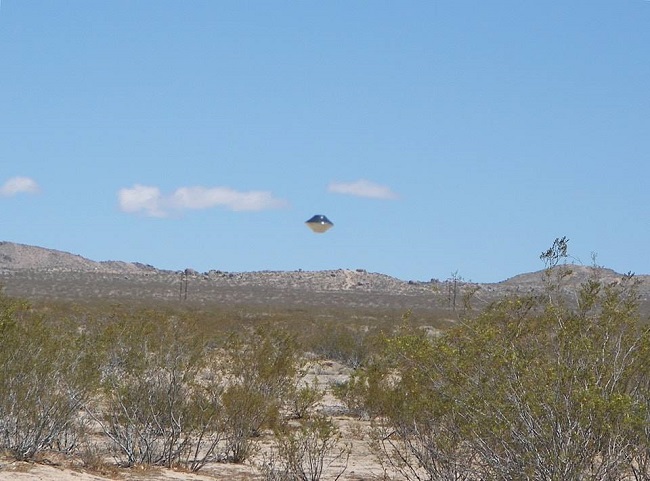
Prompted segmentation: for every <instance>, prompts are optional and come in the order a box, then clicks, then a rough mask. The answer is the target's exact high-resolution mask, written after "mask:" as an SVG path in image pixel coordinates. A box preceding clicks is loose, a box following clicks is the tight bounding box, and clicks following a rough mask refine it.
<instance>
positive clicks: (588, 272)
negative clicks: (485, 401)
mask: <svg viewBox="0 0 650 481" xmlns="http://www.w3.org/2000/svg"><path fill="white" fill-rule="evenodd" d="M570 267H571V274H570V275H569V276H568V277H567V278H566V279H565V281H564V282H565V285H566V288H567V289H573V288H575V287H577V286H578V285H579V284H580V283H582V282H584V281H585V280H587V279H588V278H589V277H590V276H596V277H597V278H599V279H601V280H603V281H605V282H607V283H611V282H619V281H620V280H621V279H622V277H623V275H622V274H619V273H616V272H614V271H613V270H611V269H606V268H591V267H585V266H580V265H572V266H570ZM543 277H544V272H543V271H538V272H532V273H524V274H520V275H517V276H514V277H512V278H510V279H507V280H504V281H502V282H498V283H483V284H477V283H466V282H457V283H455V284H454V283H453V282H452V281H450V280H447V281H437V280H431V281H428V282H419V281H403V280H400V279H396V278H394V277H390V276H387V275H384V274H379V273H371V272H367V271H365V270H361V269H357V270H351V269H337V270H327V271H301V270H299V271H258V272H223V271H219V270H210V271H208V272H203V273H199V272H197V271H195V270H193V269H186V270H184V271H170V270H162V269H157V268H155V267H153V266H150V265H145V264H141V263H138V262H124V261H101V262H98V261H93V260H89V259H86V258H84V257H82V256H79V255H76V254H71V253H68V252H62V251H58V250H53V249H47V248H43V247H37V246H29V245H23V244H16V243H12V242H0V284H2V285H3V286H4V288H5V292H6V293H7V294H9V295H12V296H18V297H25V298H28V299H59V300H89V299H114V300H119V301H168V302H179V301H182V302H188V303H194V304H199V305H209V304H213V303H216V304H220V305H224V304H228V305H249V306H250V305H266V306H278V307H280V306H281V307H285V308H286V307H289V308H294V307H295V308H300V307H305V306H311V307H345V308H352V309H361V308H363V309H388V310H402V311H404V310H407V309H413V310H420V311H431V310H440V309H442V310H445V309H450V308H453V307H454V306H453V305H452V302H453V301H452V299H453V298H454V297H455V298H456V301H455V302H456V303H457V304H458V305H460V302H461V300H460V299H461V298H462V297H463V295H465V294H467V293H469V292H472V293H474V294H473V296H472V303H473V305H474V307H481V305H485V304H487V303H489V302H491V301H493V300H494V299H496V298H498V297H501V296H503V295H507V294H511V293H520V294H522V293H529V292H531V293H534V292H538V291H540V290H541V289H542V288H543V286H544V280H543ZM637 277H638V279H639V280H640V281H641V286H640V294H641V300H642V303H643V305H644V306H646V305H648V304H650V276H647V275H642V276H637ZM454 290H455V292H454ZM454 294H455V296H454Z"/></svg>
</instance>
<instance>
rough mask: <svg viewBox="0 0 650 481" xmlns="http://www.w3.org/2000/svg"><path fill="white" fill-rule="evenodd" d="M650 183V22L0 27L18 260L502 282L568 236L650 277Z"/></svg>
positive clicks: (613, 16)
mask: <svg viewBox="0 0 650 481" xmlns="http://www.w3.org/2000/svg"><path fill="white" fill-rule="evenodd" d="M649 179H650V2H649V1H644V0H608V1H605V0H571V1H565V0H553V1H549V2H529V1H522V0H508V1H505V0H495V1H491V2H486V1H484V0H469V1H463V0H446V1H433V0H431V1H404V2H386V1H379V0H377V1H349V0H345V1H336V0H334V1H325V2H310V1H304V2H288V1H241V0H237V1H225V0H224V1H216V0H215V1H213V0H210V1H186V0H176V1H168V0H139V1H138V0H129V1H92V2H91V1H88V0H66V1H55V0H47V1H39V0H20V1H18V0H3V1H2V3H1V5H0V240H6V241H11V242H19V243H24V244H31V245H38V246H42V247H47V248H53V249H60V250H64V251H68V252H73V253H75V254H80V255H83V256H85V257H89V258H91V259H94V260H125V261H138V262H144V263H148V264H153V265H155V266H156V267H159V268H167V269H182V268H186V267H192V268H194V269H197V270H199V271H207V270H210V269H220V270H225V271H257V270H269V269H270V270H294V269H304V270H321V269H338V268H343V269H357V268H363V269H367V270H368V271H371V272H380V273H384V274H388V275H392V276H395V277H398V278H401V279H404V280H410V279H414V280H429V279H431V278H439V279H445V278H448V277H449V276H450V275H451V274H452V273H453V272H457V273H458V275H460V276H462V277H464V278H465V279H469V280H473V281H478V282H492V281H500V280H504V279H506V278H509V277H511V276H514V275H516V274H520V273H523V272H529V271H534V270H538V269H540V268H542V267H543V265H542V264H541V262H540V260H539V254H540V253H541V252H542V250H545V249H546V248H548V247H549V246H550V245H551V243H552V242H553V240H554V239H555V238H556V237H561V236H567V237H568V238H569V239H570V242H569V246H570V251H571V253H572V254H573V256H574V257H575V258H576V261H577V262H582V263H585V264H590V263H591V254H592V253H596V254H597V261H598V263H599V264H602V265H605V266H607V267H611V268H613V269H616V270H618V271H619V272H627V271H634V272H636V273H637V274H650V255H648V252H647V249H648V246H649V244H650V222H649V221H650V215H649V213H650V209H649V207H648V206H649V205H650V202H649V201H650V189H649V188H648V182H649ZM314 214H325V215H327V216H328V217H329V219H331V221H332V222H333V223H334V228H332V229H331V230H330V231H328V232H327V233H325V234H314V233H312V232H311V231H310V230H309V229H307V228H306V227H305V225H304V221H305V220H307V219H308V218H310V217H311V216H312V215H314Z"/></svg>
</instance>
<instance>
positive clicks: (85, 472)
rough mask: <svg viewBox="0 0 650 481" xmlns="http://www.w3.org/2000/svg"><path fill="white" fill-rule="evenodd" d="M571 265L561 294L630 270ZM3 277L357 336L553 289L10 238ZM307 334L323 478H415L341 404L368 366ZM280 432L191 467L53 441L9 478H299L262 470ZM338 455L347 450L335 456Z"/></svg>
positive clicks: (41, 292) (125, 302) (449, 322)
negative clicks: (388, 460)
mask: <svg viewBox="0 0 650 481" xmlns="http://www.w3.org/2000/svg"><path fill="white" fill-rule="evenodd" d="M570 269H571V273H570V274H567V275H566V276H565V278H564V279H563V284H562V289H563V291H562V293H561V294H565V295H566V297H567V298H568V302H570V303H571V302H574V301H575V297H573V298H572V296H573V295H574V294H573V293H575V292H576V290H577V288H578V286H579V285H581V284H583V283H585V282H587V281H588V280H589V279H592V280H597V281H598V282H600V283H602V284H603V285H616V284H617V283H621V282H623V279H624V276H623V275H622V274H619V273H616V272H614V271H611V270H609V269H606V268H600V267H599V268H593V267H585V266H577V265H576V266H574V265H571V266H570ZM636 278H637V279H638V281H639V284H638V300H639V306H640V307H639V311H640V313H641V317H642V318H643V319H645V322H647V320H648V313H649V312H650V282H648V281H649V280H650V276H646V275H642V276H636ZM0 285H2V286H3V289H4V294H5V295H6V296H8V297H10V298H20V299H25V300H27V301H29V302H30V303H31V304H32V306H33V308H34V309H36V310H41V311H42V312H44V313H48V312H53V309H61V310H62V311H64V312H65V313H67V314H66V315H73V316H75V315H76V316H79V315H80V314H79V313H80V312H82V313H86V312H93V313H97V312H100V311H102V310H105V309H117V310H119V309H122V310H124V312H129V310H130V309H135V308H138V309H140V308H142V309H165V310H166V312H171V313H172V314H171V315H172V316H182V315H191V316H193V317H194V318H196V319H198V322H200V323H201V324H200V325H201V326H203V328H204V329H208V328H207V327H205V326H209V325H210V324H209V323H216V322H217V321H216V319H219V321H218V322H221V323H222V324H223V325H222V327H220V329H221V328H223V329H224V330H225V329H228V330H238V329H240V330H241V331H242V332H249V331H247V330H248V329H255V328H256V326H258V325H260V324H268V323H271V324H273V323H277V324H278V325H281V326H283V328H288V329H290V330H294V331H295V332H300V331H305V332H306V331H311V330H314V329H316V332H317V333H318V332H319V330H320V334H317V337H318V336H319V335H320V336H322V337H323V338H325V337H327V336H330V335H332V334H331V333H334V332H336V333H339V334H340V331H338V330H337V329H339V328H345V329H347V328H348V327H350V326H352V327H353V330H352V331H345V332H346V333H347V334H345V336H348V337H354V336H357V335H358V336H359V339H361V338H362V337H363V334H362V333H368V332H374V331H373V330H375V329H376V330H377V331H379V330H384V331H389V330H390V329H396V328H398V326H399V325H400V323H403V322H405V319H407V320H408V322H410V323H411V324H412V325H413V326H414V327H415V328H417V329H419V330H421V331H422V332H425V333H426V335H427V336H434V337H435V336H437V335H438V333H440V332H443V331H444V330H445V329H447V328H449V327H451V326H454V325H456V324H457V323H458V322H459V321H461V320H463V319H467V318H471V317H472V316H473V315H474V314H475V313H477V312H480V311H481V310H482V309H484V308H486V306H488V305H490V304H491V303H494V302H495V301H497V300H499V299H503V298H507V297H508V296H524V295H528V296H534V295H539V294H542V293H543V292H544V289H545V284H544V272H543V271H540V272H535V273H524V274H521V275H519V276H516V277H513V278H511V279H507V280H504V281H503V282H499V283H494V284H478V283H472V282H466V281H463V280H462V279H461V278H450V279H445V280H435V279H432V280H429V281H414V280H400V279H395V278H392V277H390V276H386V275H383V274H378V273H370V272H367V271H365V270H359V269H337V270H331V271H321V272H307V271H293V272H222V271H219V270H216V269H215V270H210V271H207V272H198V271H196V270H194V269H191V268H188V269H185V270H182V271H168V270H160V269H157V268H155V267H154V266H150V265H144V264H140V263H137V262H124V261H93V260H89V259H85V258H83V257H80V256H77V255H74V254H70V253H66V252H60V251H56V250H51V249H47V248H42V247H36V246H27V245H21V244H15V243H11V242H0ZM53 306H56V307H53ZM120 312H122V311H120ZM70 313H76V314H70ZM174 313H175V314H174ZM188 313H189V314H188ZM215 313H216V314H215ZM83 315H87V314H83ZM224 319H226V320H224ZM210 329H211V328H210ZM215 332H221V331H215ZM292 332H293V331H292ZM303 334H304V333H303ZM337 335H338V334H337ZM298 337H299V338H300V339H302V340H303V341H304V342H305V343H306V344H303V345H308V346H311V348H313V349H312V350H311V351H309V352H302V353H300V356H301V357H300V359H301V361H300V362H301V364H300V369H299V371H298V372H299V376H298V378H297V381H296V382H297V386H299V387H313V388H315V389H316V390H317V391H318V392H319V393H320V394H319V396H317V397H315V398H314V402H313V403H311V405H310V406H308V407H309V409H312V410H313V412H314V413H318V414H319V415H322V416H326V417H327V419H329V420H330V421H331V422H332V423H333V425H334V426H335V428H336V432H337V433H338V435H339V437H338V438H337V444H336V446H335V447H334V448H333V449H331V450H330V451H328V453H327V455H326V456H325V458H324V459H325V466H324V470H323V472H322V479H341V480H350V481H351V480H372V479H376V480H379V479H395V480H397V479H414V478H409V477H408V473H407V474H406V475H405V474H404V471H403V470H400V469H394V466H390V465H387V464H382V463H381V462H380V460H379V458H378V457H377V454H378V453H377V445H376V444H373V440H372V436H371V431H372V426H373V423H372V420H371V418H370V417H369V416H367V415H365V414H363V413H360V412H354V411H353V410H352V409H351V404H350V403H348V404H346V403H345V402H343V401H342V398H341V396H340V395H339V396H337V395H336V393H335V391H336V389H337V387H340V386H342V385H345V383H346V382H348V381H349V380H350V379H351V376H353V375H354V373H355V370H356V369H357V368H358V367H359V365H358V360H355V359H354V358H353V356H347V357H346V356H343V355H340V356H339V357H338V358H334V356H328V355H327V354H328V353H333V352H335V351H334V350H333V349H332V347H331V346H330V345H326V344H325V343H324V342H320V343H319V342H317V341H314V339H313V338H309V337H304V336H303V337H300V335H299V336H298ZM337 339H338V340H339V341H340V338H337ZM364 339H365V338H364ZM320 341H322V339H321V340H320ZM310 343H311V344H310ZM359 345H360V344H359ZM319 349H320V351H319ZM328 349H329V350H328ZM299 419H300V417H295V419H294V420H290V421H288V426H289V427H291V426H293V427H294V428H295V427H296V426H300V422H301V421H299ZM90 436H91V437H93V438H95V439H97V440H99V441H98V442H99V443H100V444H101V443H106V442H107V439H106V437H105V433H104V432H103V431H102V429H100V428H99V427H98V426H95V427H94V428H93V429H92V430H91V432H90ZM275 441H276V440H275V435H274V433H273V432H272V431H271V430H262V431H260V432H259V433H258V434H257V435H256V438H255V441H254V444H255V450H254V453H253V454H252V455H251V456H248V457H247V458H246V460H245V461H244V462H239V463H234V462H223V460H220V459H218V458H219V457H218V456H216V455H215V456H213V457H210V458H209V459H208V460H207V462H206V463H205V466H203V467H202V469H201V470H200V471H199V472H198V473H193V472H190V470H188V469H186V468H183V467H182V466H176V467H172V468H164V467H160V466H147V465H145V464H140V463H134V464H133V465H131V466H129V467H122V468H120V467H117V465H116V462H115V459H116V458H114V457H111V456H110V455H109V454H108V453H104V454H103V455H102V456H103V459H102V461H101V462H98V461H97V460H95V461H97V462H95V463H91V462H90V461H89V457H90V455H89V453H88V452H86V453H82V454H80V453H76V452H70V453H66V454H63V453H61V452H57V451H56V450H55V449H44V450H42V452H39V454H38V455H36V456H34V457H33V458H32V459H28V460H17V459H15V457H12V456H10V455H9V453H7V454H5V455H4V456H3V457H2V459H0V480H1V481H10V480H44V481H72V480H78V481H100V480H114V479H124V480H156V481H166V480H181V479H182V480H196V481H199V480H205V481H208V480H214V479H230V480H253V479H260V480H264V479H266V480H271V479H273V480H280V479H283V480H284V479H296V478H289V477H281V476H280V475H279V474H277V473H276V474H273V473H271V472H270V471H268V470H267V471H266V472H265V471H264V469H265V466H269V465H270V459H272V456H273V455H274V454H275V455H277V454H278V453H277V451H276V450H275V449H276V448H275V447H276V444H275ZM337 449H339V450H340V453H339V451H337ZM336 453H339V454H341V455H340V456H336V455H335V454H336ZM273 476H276V477H273ZM339 476H340V477H339ZM314 479H321V478H320V477H319V478H314ZM468 479H470V478H468ZM630 479H632V478H630ZM639 479H642V478H639ZM643 479H645V478H643Z"/></svg>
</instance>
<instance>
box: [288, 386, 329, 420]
mask: <svg viewBox="0 0 650 481" xmlns="http://www.w3.org/2000/svg"><path fill="white" fill-rule="evenodd" d="M324 397H325V393H324V392H323V390H322V389H321V388H319V387H318V379H317V378H314V379H313V380H312V383H311V384H303V385H300V386H298V385H297V386H296V387H295V389H294V392H293V394H292V395H291V398H290V399H289V404H290V405H289V409H290V413H291V416H292V417H293V418H295V419H303V418H305V417H307V416H308V415H309V414H310V413H311V412H312V411H313V410H314V408H315V407H316V406H317V405H318V403H320V402H321V401H322V400H323V398H324Z"/></svg>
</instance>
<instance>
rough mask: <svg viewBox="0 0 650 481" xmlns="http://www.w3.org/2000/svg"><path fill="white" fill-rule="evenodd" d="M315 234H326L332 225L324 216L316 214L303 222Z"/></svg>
mask: <svg viewBox="0 0 650 481" xmlns="http://www.w3.org/2000/svg"><path fill="white" fill-rule="evenodd" d="M305 224H307V227H309V228H310V229H311V230H312V231H314V232H315V233H317V234H322V233H323V232H327V231H328V230H329V229H330V228H331V227H332V226H333V225H334V224H332V222H331V221H330V220H329V219H328V218H327V217H326V216H324V215H320V214H317V215H315V216H313V217H312V218H311V219H309V220H308V221H306V222H305Z"/></svg>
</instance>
